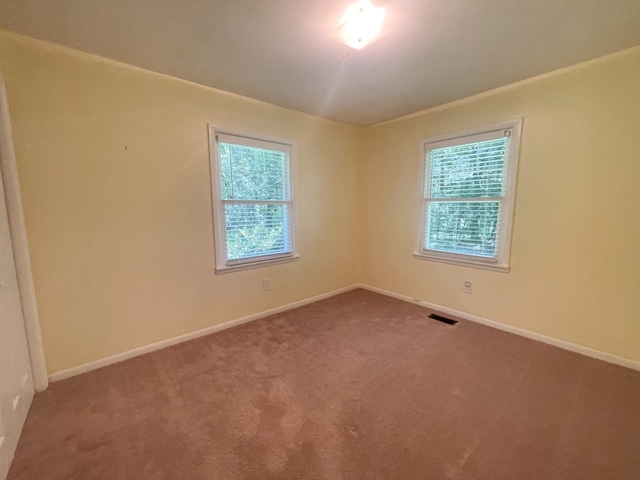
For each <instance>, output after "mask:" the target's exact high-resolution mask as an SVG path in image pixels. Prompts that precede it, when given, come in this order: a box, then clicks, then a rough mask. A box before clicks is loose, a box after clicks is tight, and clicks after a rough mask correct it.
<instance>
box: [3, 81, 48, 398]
mask: <svg viewBox="0 0 640 480" xmlns="http://www.w3.org/2000/svg"><path fill="white" fill-rule="evenodd" d="M0 171H2V179H3V181H4V193H5V198H6V204H7V215H8V217H9V230H10V233H11V242H12V244H13V255H14V261H15V264H16V275H17V278H18V288H19V289H20V301H21V303H22V313H23V316H24V327H25V331H26V334H27V342H28V344H29V357H30V359H31V370H32V374H33V383H34V387H35V390H36V391H37V392H41V391H42V390H44V389H46V388H47V386H48V385H49V380H48V378H47V366H46V363H45V359H44V349H43V347H42V335H41V333H40V319H39V317H38V306H37V304H36V293H35V288H34V285H33V274H32V272H31V257H30V256H29V244H28V243H27V230H26V227H25V223H24V212H23V210H22V201H21V196H20V183H19V182H18V167H17V165H16V155H15V151H14V149H13V136H12V133H11V121H10V119H9V104H8V102H7V91H6V88H5V83H4V79H3V78H2V76H0Z"/></svg>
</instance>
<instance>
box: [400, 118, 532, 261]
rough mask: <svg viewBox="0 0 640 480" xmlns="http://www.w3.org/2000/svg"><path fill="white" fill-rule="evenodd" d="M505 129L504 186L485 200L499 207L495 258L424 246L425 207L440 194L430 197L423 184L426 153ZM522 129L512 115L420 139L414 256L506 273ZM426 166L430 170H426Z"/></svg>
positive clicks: (439, 199)
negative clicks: (499, 215) (507, 135)
mask: <svg viewBox="0 0 640 480" xmlns="http://www.w3.org/2000/svg"><path fill="white" fill-rule="evenodd" d="M506 131H508V132H510V134H509V137H510V141H509V146H508V149H507V158H506V159H505V169H506V189H505V190H504V193H503V195H502V196H500V197H491V198H486V201H494V202H495V201H498V202H500V210H501V212H502V214H501V217H500V219H499V222H498V223H499V225H500V231H499V233H500V235H499V236H498V238H499V243H498V248H497V252H496V257H495V259H493V258H492V259H486V258H481V257H476V256H473V255H466V254H458V253H452V252H439V251H436V250H427V249H426V248H425V246H424V245H425V233H426V230H427V222H428V219H427V211H428V208H429V206H428V204H429V202H431V201H434V200H435V201H441V200H444V199H443V198H438V199H433V198H432V197H431V191H430V185H428V184H426V180H427V178H426V177H427V173H429V174H430V172H431V165H430V162H428V161H427V158H426V153H427V152H428V151H430V150H431V149H435V148H442V147H444V146H450V145H463V144H466V143H476V142H478V141H484V139H494V138H500V135H504V136H506ZM521 132H522V118H515V119H512V120H508V121H504V122H501V123H497V124H493V125H488V126H485V127H475V128H471V129H467V130H462V131H459V132H450V133H446V134H443V135H437V136H433V137H428V138H423V139H422V140H421V141H420V163H419V165H420V174H419V182H420V183H419V186H420V191H419V192H418V193H419V195H420V203H419V204H420V209H419V210H420V212H419V214H420V217H419V219H418V223H417V225H418V232H417V235H416V240H417V241H416V245H415V248H414V252H413V258H415V259H418V260H427V261H436V262H442V263H450V264H453V265H462V266H469V267H474V268H482V269H486V270H493V271H496V272H502V273H509V271H510V268H509V259H510V255H511V253H510V252H511V234H512V229H513V227H512V225H513V213H514V208H515V200H516V183H517V178H518V161H519V158H520V136H521ZM428 169H429V170H428ZM446 200H447V201H452V202H456V201H468V200H475V201H478V200H480V201H484V200H485V198H484V197H480V198H478V197H472V198H462V197H453V198H447V199H446Z"/></svg>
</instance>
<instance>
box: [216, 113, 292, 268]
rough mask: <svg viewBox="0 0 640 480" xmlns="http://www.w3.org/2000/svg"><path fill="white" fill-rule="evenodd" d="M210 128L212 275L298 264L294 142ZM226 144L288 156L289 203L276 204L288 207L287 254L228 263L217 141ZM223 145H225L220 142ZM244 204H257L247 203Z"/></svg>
mask: <svg viewBox="0 0 640 480" xmlns="http://www.w3.org/2000/svg"><path fill="white" fill-rule="evenodd" d="M208 127H209V167H210V173H211V202H212V208H213V238H214V244H215V246H214V250H215V260H216V265H215V273H216V275H218V274H224V273H232V272H235V271H238V270H248V269H252V268H261V267H266V266H268V265H273V264H278V263H288V262H294V261H297V260H298V258H299V255H298V252H297V250H296V208H295V203H294V197H296V195H295V193H294V187H295V183H296V182H295V180H294V174H295V163H296V155H297V146H296V142H294V141H291V140H286V139H283V138H276V137H270V136H264V135H260V136H257V135H254V134H251V133H247V132H244V131H242V132H241V131H234V130H230V129H227V128H224V127H220V126H218V125H215V124H213V123H210V124H209V125H208ZM221 136H222V137H223V139H224V140H225V141H226V142H232V141H233V142H235V143H237V144H239V145H248V146H254V147H256V148H271V149H272V150H276V151H280V152H284V153H287V154H288V155H289V199H288V200H284V201H278V202H267V203H281V204H283V205H287V206H288V211H289V215H288V216H289V224H288V228H287V232H288V235H289V245H290V247H291V249H290V251H288V252H286V253H283V254H274V255H263V256H260V257H254V258H245V259H239V260H234V261H229V259H228V258H227V248H226V247H227V229H226V226H225V213H224V205H225V201H223V200H221V192H220V153H219V150H218V143H220V137H221ZM223 143H224V142H223ZM247 203H256V202H253V201H248V202H247Z"/></svg>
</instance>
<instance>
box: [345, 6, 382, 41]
mask: <svg viewBox="0 0 640 480" xmlns="http://www.w3.org/2000/svg"><path fill="white" fill-rule="evenodd" d="M343 20H344V23H343V24H342V25H341V26H340V27H339V29H338V35H337V36H338V38H339V39H340V41H341V42H343V43H345V44H346V45H348V46H350V47H351V48H354V49H356V50H360V49H361V48H364V47H365V46H367V45H369V44H370V43H371V42H373V41H374V40H375V39H376V38H377V37H378V35H379V34H380V32H381V31H382V25H383V21H384V9H383V8H382V7H374V6H373V5H372V4H371V1H370V0H361V1H359V2H358V3H356V4H354V5H352V6H351V7H350V8H349V9H348V10H347V13H346V14H345V16H344V17H343Z"/></svg>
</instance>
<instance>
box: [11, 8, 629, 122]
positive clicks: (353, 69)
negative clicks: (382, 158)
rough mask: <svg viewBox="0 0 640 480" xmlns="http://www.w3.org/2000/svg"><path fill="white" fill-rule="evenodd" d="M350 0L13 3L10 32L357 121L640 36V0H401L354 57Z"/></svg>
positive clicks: (568, 61)
mask: <svg viewBox="0 0 640 480" xmlns="http://www.w3.org/2000/svg"><path fill="white" fill-rule="evenodd" d="M350 3H352V2H351V1H350V0H179V1H177V0H135V1H131V0H109V1H106V0H103V1H97V0H56V1H52V0H28V1H27V0H0V27H2V28H5V29H8V30H12V31H16V32H19V33H22V34H25V35H29V36H32V37H36V38H41V39H45V40H48V41H51V42H54V43H59V44H62V45H66V46H69V47H73V48H77V49H80V50H84V51H87V52H90V53H94V54H97V55H101V56H104V57H108V58H112V59H116V60H119V61H122V62H125V63H128V64H130V65H136V66H139V67H143V68H146V69H148V70H153V71H156V72H161V73H165V74H169V75H173V76H176V77H180V78H184V79H187V80H191V81H193V82H197V83H200V84H203V85H209V86H212V87H216V88H219V89H222V90H226V91H229V92H234V93H237V94H241V95H246V96H248V97H252V98H256V99H259V100H264V101H267V102H270V103H273V104H276V105H281V106H284V107H288V108H292V109H295V110H300V111H303V112H307V113H311V114H314V115H319V116H322V117H325V118H329V119H333V120H337V121H340V122H344V123H349V124H353V125H359V126H364V125H370V124H374V123H378V122H382V121H385V120H389V119H392V118H396V117H399V116H402V115H405V114H409V113H413V112H416V111H419V110H423V109H425V108H429V107H432V106H435V105H440V104H443V103H446V102H449V101H452V100H455V99H459V98H463V97H466V96H469V95H473V94H475V93H479V92H483V91H486V90H489V89H491V88H495V87H499V86H502V85H507V84H509V83H512V82H515V81H518V80H522V79H525V78H529V77H532V76H534V75H537V74H541V73H544V72H549V71H552V70H555V69H557V68H560V67H564V66H568V65H572V64H575V63H579V62H581V61H584V60H588V59H591V58H596V57H599V56H602V55H605V54H608V53H611V52H615V51H618V50H622V49H625V48H629V47H632V46H634V45H638V44H640V0H389V1H388V2H386V4H385V9H386V11H387V19H388V23H389V24H390V25H391V26H393V27H394V28H393V30H392V31H391V32H390V33H388V34H387V35H386V36H384V37H383V38H381V39H380V40H378V41H377V42H376V43H374V44H373V45H371V46H369V47H367V48H365V49H364V50H361V51H354V50H351V49H349V47H347V46H345V45H343V44H341V43H339V42H338V41H337V40H335V39H334V38H333V37H331V32H332V30H333V29H335V28H336V27H337V26H338V23H339V21H340V18H341V16H342V14H343V12H344V10H346V8H347V7H348V6H349V5H350Z"/></svg>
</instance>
